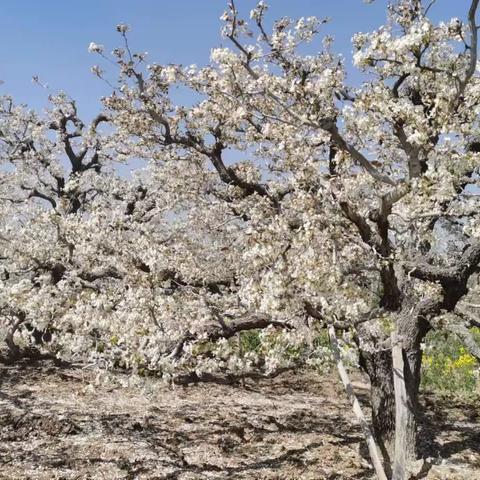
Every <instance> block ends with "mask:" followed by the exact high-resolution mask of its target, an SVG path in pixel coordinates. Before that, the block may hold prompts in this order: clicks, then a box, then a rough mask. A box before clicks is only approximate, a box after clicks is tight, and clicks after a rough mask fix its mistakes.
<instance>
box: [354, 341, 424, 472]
mask: <svg viewBox="0 0 480 480" xmlns="http://www.w3.org/2000/svg"><path fill="white" fill-rule="evenodd" d="M404 359H405V362H404V367H405V368H404V378H405V384H406V397H407V402H406V405H407V416H406V418H407V421H406V423H405V425H404V426H403V427H404V434H405V436H406V438H407V442H406V444H407V450H406V452H405V458H406V462H407V464H408V463H410V462H412V461H413V460H415V459H416V456H417V422H416V420H417V416H418V393H419V386H420V366H421V350H420V348H418V349H416V350H410V351H406V352H404ZM360 363H361V366H362V368H363V369H364V370H365V372H366V373H367V374H368V376H369V377H370V382H371V408H372V427H373V432H374V435H375V437H376V440H377V443H378V445H379V448H380V450H381V452H382V455H383V458H384V461H385V465H384V467H385V471H386V472H387V474H389V475H390V474H391V473H392V468H393V461H394V458H395V413H396V412H395V389H394V381H393V379H394V377H393V364H392V354H391V351H390V350H382V351H378V352H374V353H370V352H361V356H360Z"/></svg>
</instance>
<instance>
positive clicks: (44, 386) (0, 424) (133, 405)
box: [0, 362, 480, 480]
mask: <svg viewBox="0 0 480 480" xmlns="http://www.w3.org/2000/svg"><path fill="white" fill-rule="evenodd" d="M118 379H119V380H122V379H124V378H121V376H119V378H118ZM357 380H358V379H357ZM94 382H95V373H94V372H92V371H90V370H88V369H82V368H65V367H63V368H59V367H56V366H54V365H53V364H52V363H48V362H39V363H37V364H35V365H16V366H0V479H14V480H23V479H32V480H54V479H65V480H66V479H78V480H80V479H82V480H84V479H99V480H117V479H118V480H128V479H130V480H133V479H139V480H140V479H157V480H160V479H162V480H163V479H177V480H197V479H198V480H201V479H239V480H240V479H245V480H246V479H249V480H252V479H254V480H256V479H258V480H267V479H268V480H274V479H275V480H297V479H299V480H313V479H315V480H322V479H370V478H374V477H373V475H372V470H371V469H370V467H369V465H368V462H367V461H365V460H364V459H363V458H362V457H361V455H360V453H359V452H362V451H363V450H364V447H363V446H362V436H361V432H360V429H359V427H358V425H357V424H356V422H355V420H354V417H353V414H352V412H351V408H350V405H349V403H348V401H347V399H346V397H345V395H344V393H343V390H342V388H341V385H340V384H339V382H338V380H337V378H336V376H335V375H334V374H329V375H324V376H320V375H318V374H316V373H314V372H304V373H301V374H296V375H293V374H289V373H284V374H282V375H281V376H279V377H277V378H275V379H265V380H261V381H255V382H254V381H247V382H246V384H245V385H219V384H214V383H208V384H197V385H192V386H188V387H179V386H176V387H175V388H172V387H170V386H164V385H162V384H161V383H160V382H158V381H157V382H156V381H152V380H149V381H148V382H147V385H146V387H145V388H138V387H135V388H134V387H123V388H119V387H112V386H111V385H110V386H109V385H103V384H101V385H100V386H95V387H93V384H94ZM359 393H360V396H361V398H362V401H363V402H366V399H367V397H368V391H367V390H366V389H360V390H359ZM423 403H424V404H425V406H426V409H427V410H428V414H426V415H425V416H424V421H423V424H422V431H423V435H424V437H425V438H428V437H430V438H431V439H433V441H430V442H429V443H428V444H427V443H425V442H424V448H427V449H428V450H429V451H430V453H431V455H432V456H433V457H436V459H435V460H434V461H433V463H434V464H435V465H433V467H432V468H430V470H429V472H428V474H425V475H423V476H422V478H428V479H446V480H447V479H448V480H455V479H472V480H474V479H480V425H479V420H480V406H479V405H478V404H477V405H475V404H466V403H462V402H458V401H457V402H454V401H452V400H451V399H447V400H445V399H443V400H442V399H440V398H436V397H434V396H431V395H429V396H424V397H423ZM367 408H368V407H367V406H366V405H365V409H366V410H367Z"/></svg>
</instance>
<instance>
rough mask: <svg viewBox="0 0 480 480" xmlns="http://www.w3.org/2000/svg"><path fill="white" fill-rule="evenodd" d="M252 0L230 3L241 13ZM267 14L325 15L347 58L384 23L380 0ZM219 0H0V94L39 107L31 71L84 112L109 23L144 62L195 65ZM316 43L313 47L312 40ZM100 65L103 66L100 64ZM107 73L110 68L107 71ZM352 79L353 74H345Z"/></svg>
mask: <svg viewBox="0 0 480 480" xmlns="http://www.w3.org/2000/svg"><path fill="white" fill-rule="evenodd" d="M255 3H256V2H255V0H237V5H238V7H239V9H240V10H241V11H242V12H243V13H244V16H245V17H248V12H249V11H250V9H251V8H252V7H253V6H254V4H255ZM268 3H269V4H270V5H271V9H270V13H269V18H270V19H272V20H273V19H276V18H279V17H282V16H285V15H287V16H293V17H300V16H310V15H316V16H319V17H331V19H332V22H331V24H330V25H329V26H328V27H327V29H326V30H325V32H326V33H329V34H333V35H334V37H335V39H336V41H335V49H336V50H337V51H338V52H340V53H342V54H344V55H345V56H346V57H347V61H349V54H350V51H351V46H350V39H351V37H352V34H353V33H355V32H357V31H363V32H366V31H369V30H372V29H375V28H377V27H378V26H379V25H381V24H382V23H383V22H384V19H385V8H386V5H387V1H386V0H376V2H374V3H373V4H371V5H367V4H365V3H364V2H363V1H362V0H270V2H268ZM225 5H226V0H135V1H132V0H81V1H78V0H77V1H72V0H3V1H2V15H1V17H0V79H1V80H3V81H4V82H5V83H4V84H3V85H1V86H0V94H9V95H12V96H13V97H14V98H15V100H16V101H17V102H23V103H27V104H28V105H30V106H32V107H34V108H39V107H42V106H44V105H45V104H46V97H47V92H46V91H45V90H43V89H42V88H40V87H39V86H37V85H34V84H32V81H31V78H32V76H33V75H38V76H39V77H40V79H41V80H42V81H43V82H44V83H48V84H49V85H50V87H51V88H52V90H53V91H57V90H60V89H63V90H65V91H67V93H69V94H70V95H71V96H72V97H73V98H75V99H76V100H77V102H78V105H79V109H80V112H81V113H82V114H83V115H84V116H85V117H86V118H89V117H92V116H94V115H95V113H96V112H97V111H98V109H99V108H100V107H99V98H100V97H101V96H102V95H105V94H108V93H109V88H108V87H107V86H106V85H105V84H104V83H103V82H102V81H100V80H99V79H98V78H96V77H94V76H93V75H92V74H91V73H90V67H91V65H93V64H96V63H100V62H99V59H98V58H96V57H95V56H94V55H92V54H89V53H88V52H87V47H88V44H89V43H90V42H91V41H94V42H97V43H101V44H104V45H105V47H106V50H107V51H110V50H112V49H113V48H114V47H116V46H120V40H121V39H120V37H119V36H118V34H117V33H116V32H115V25H116V24H118V23H121V22H125V23H128V24H129V25H131V27H132V32H130V34H129V36H130V41H131V45H132V48H133V49H134V50H136V51H148V52H149V61H150V62H157V63H182V64H191V63H196V64H198V65H202V64H205V63H206V62H207V61H208V57H209V52H210V49H211V48H212V47H215V46H219V45H221V44H225V41H224V40H222V39H221V37H220V35H219V30H220V27H221V21H220V20H219V17H220V15H221V14H222V12H223V11H224V9H225ZM468 5H469V0H437V4H436V6H435V8H434V9H433V11H432V16H433V17H435V19H448V18H450V17H452V16H457V17H464V16H465V14H466V12H467V10H468ZM319 48H320V44H319ZM105 66H106V65H105ZM111 73H112V75H111V78H112V79H114V73H113V71H111ZM353 80H355V76H353Z"/></svg>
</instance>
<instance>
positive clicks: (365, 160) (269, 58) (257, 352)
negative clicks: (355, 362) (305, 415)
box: [0, 0, 480, 478]
mask: <svg viewBox="0 0 480 480" xmlns="http://www.w3.org/2000/svg"><path fill="white" fill-rule="evenodd" d="M434 3H435V2H430V3H426V4H424V3H422V2H421V1H420V0H397V1H396V2H394V3H392V4H391V5H390V7H389V9H388V20H387V23H386V24H385V25H384V26H382V27H380V28H379V29H378V30H376V31H374V32H371V33H368V34H364V33H360V34H357V35H355V37H354V38H353V45H354V50H355V52H354V56H353V61H354V64H355V66H356V67H357V68H358V69H359V70H360V72H361V73H363V74H364V76H363V78H364V81H363V82H362V83H361V84H359V85H356V86H353V85H350V84H349V81H348V78H347V75H346V70H345V63H344V60H343V58H341V57H339V56H338V55H336V54H334V53H333V51H332V49H331V44H332V41H333V40H332V38H330V37H328V36H325V37H324V38H323V43H322V45H321V46H319V45H317V44H314V45H315V47H316V50H317V51H319V53H316V54H310V55H307V54H304V53H302V48H303V44H305V43H309V42H316V41H317V40H316V39H317V37H318V36H319V34H320V33H321V30H322V24H323V23H324V22H325V20H319V19H317V18H313V17H309V18H301V19H299V20H296V21H294V20H291V19H289V18H282V19H280V20H278V21H277V22H275V23H274V25H273V27H272V28H271V29H269V28H267V27H266V24H265V15H266V12H267V5H266V4H265V3H264V2H259V3H258V5H257V7H256V8H255V9H254V10H252V12H251V13H250V21H249V22H247V21H246V20H244V19H242V18H241V17H240V15H239V12H238V10H237V8H236V6H235V4H234V3H233V2H230V4H229V8H228V9H227V11H226V12H225V14H224V15H223V17H222V20H223V21H224V22H225V26H224V28H223V32H222V33H223V36H224V37H225V38H226V39H228V40H229V42H230V46H229V47H226V48H217V49H214V50H212V54H211V63H210V64H209V65H208V66H206V67H196V66H188V67H184V66H181V65H168V66H163V65H159V64H155V63H152V64H150V65H147V64H146V63H145V58H146V55H145V54H143V53H132V51H131V49H130V45H129V42H128V40H127V32H128V27H127V26H126V25H119V26H118V27H117V30H118V32H119V33H120V35H121V36H122V38H123V40H124V45H123V46H122V47H121V48H117V49H115V50H114V51H113V52H112V56H111V57H110V56H108V55H107V54H105V53H104V47H103V46H102V45H99V44H96V43H92V44H90V47H89V50H90V51H91V52H92V53H95V54H97V55H100V57H102V58H103V59H108V60H109V61H110V62H113V63H114V64H115V65H116V67H118V70H119V78H118V83H117V84H116V85H115V86H114V91H113V93H112V94H111V95H110V96H109V97H107V98H105V99H103V103H104V112H103V113H102V114H101V115H99V116H98V117H97V118H96V119H94V120H93V122H92V124H91V125H90V126H85V125H84V124H83V123H82V122H81V121H80V119H79V118H78V116H77V113H76V107H75V103H74V102H72V101H71V100H69V99H68V97H66V96H64V95H63V96H62V95H61V96H59V97H55V98H53V99H52V102H53V103H52V109H51V111H50V112H49V113H48V115H47V117H41V116H38V115H36V114H34V113H32V112H30V111H28V110H26V109H24V108H20V107H16V106H14V104H13V102H12V101H11V100H9V99H4V101H3V104H2V105H3V106H2V110H1V126H0V138H1V140H2V143H1V146H0V148H1V159H2V162H3V163H5V164H6V165H10V166H9V167H8V168H4V169H2V170H1V175H2V177H3V178H2V179H3V181H2V185H1V186H0V198H1V206H0V221H1V230H0V246H1V250H0V262H1V263H0V265H1V269H2V271H3V273H2V275H3V276H2V280H1V281H2V287H3V288H2V290H1V292H0V312H1V314H2V317H3V319H4V320H5V323H6V325H7V326H8V328H7V330H6V331H7V333H6V339H7V343H8V344H9V347H10V350H11V351H14V352H16V353H17V354H18V353H19V347H18V346H17V344H16V343H15V341H14V335H15V336H16V338H18V337H20V336H22V335H23V337H24V338H23V341H24V342H27V341H28V338H29V336H31V332H32V328H34V329H35V330H34V331H40V332H47V331H48V332H49V335H50V336H51V337H52V338H51V341H50V342H48V343H45V344H44V345H42V348H47V349H50V350H51V351H52V352H54V353H56V354H57V355H59V356H62V357H66V358H76V357H82V358H85V357H89V358H90V359H94V360H96V361H98V362H105V364H106V365H107V366H122V367H127V368H137V369H138V368H139V366H140V367H141V368H142V369H147V370H155V371H161V372H163V373H164V374H166V375H176V372H178V371H182V372H185V371H192V372H194V373H193V375H195V376H196V377H200V378H201V377H202V375H204V374H206V373H209V372H218V371H222V372H230V373H232V372H233V373H239V372H245V371H249V370H252V369H261V370H263V371H273V370H275V369H278V368H282V367H283V366H285V365H287V364H288V363H292V362H295V361H296V360H300V359H302V361H304V360H305V358H307V360H309V359H310V360H311V358H312V357H311V352H312V351H313V345H314V344H315V337H316V336H318V333H319V331H320V330H321V329H323V328H325V327H326V326H330V327H334V328H335V329H336V330H337V331H343V332H350V336H351V339H352V341H353V342H354V343H355V344H356V347H357V349H358V355H359V364H360V366H361V368H362V369H363V370H364V371H365V372H366V373H367V374H368V376H369V378H370V381H371V403H372V424H373V430H374V434H375V437H376V439H377V441H378V443H379V446H380V449H381V451H382V454H383V457H384V459H385V463H386V466H387V470H388V468H390V467H389V465H390V464H391V465H392V468H393V471H394V473H393V474H394V475H396V477H395V478H403V477H404V475H406V474H405V473H404V472H402V469H403V468H404V466H405V464H406V462H407V461H409V460H411V459H413V458H415V457H416V455H417V451H416V449H417V442H416V420H417V416H418V392H419V385H420V378H421V359H422V342H423V340H424V338H425V336H426V334H427V333H428V331H429V330H431V329H446V330H452V331H454V332H455V333H456V334H457V335H458V336H459V337H460V338H462V339H463V340H464V341H465V343H466V345H467V346H468V347H469V349H470V351H471V352H472V354H473V355H475V356H476V357H477V358H480V355H479V348H478V346H477V345H476V344H475V342H474V340H473V338H472V336H471V335H470V332H469V327H470V326H472V325H474V324H477V325H478V323H476V322H477V320H476V319H475V317H474V316H473V314H472V313H471V309H472V308H475V301H474V297H475V295H476V294H477V292H478V287H477V284H476V274H477V273H478V264H479V262H480V240H479V237H480V217H479V215H478V211H479V210H478V209H479V202H478V198H479V197H478V194H477V192H478V191H477V187H476V184H477V182H478V169H479V166H480V141H479V138H480V137H479V135H480V132H479V125H478V120H477V119H478V115H479V112H480V82H479V80H478V76H477V73H476V72H477V43H478V42H477V33H478V26H477V23H476V13H477V7H478V3H479V2H478V0H472V2H471V6H470V10H469V12H467V21H466V22H463V21H461V20H459V19H452V20H450V21H448V22H442V23H439V24H434V23H433V22H432V21H431V20H429V17H428V14H429V12H430V10H431V8H434ZM463 13H464V12H459V15H462V14H463ZM92 72H93V73H94V74H95V75H97V76H99V77H101V78H104V79H106V78H108V77H107V75H108V73H105V72H104V71H103V70H102V69H101V68H100V67H99V66H95V67H93V68H92ZM176 88H182V89H189V90H190V91H191V92H192V96H193V97H194V98H195V101H194V102H192V103H193V104H192V105H180V104H178V103H177V102H175V101H174V100H173V99H174V98H175V90H176ZM103 122H108V124H109V127H108V129H105V131H101V129H100V125H101V123H103ZM133 159H135V160H137V161H138V160H140V159H142V160H144V161H145V162H146V166H145V167H144V168H140V169H138V170H137V171H135V172H134V173H133V175H132V178H129V179H127V178H124V177H122V176H121V175H119V174H118V173H117V171H116V169H115V168H114V165H115V162H121V161H127V162H128V161H130V160H133ZM445 229H447V230H448V229H449V231H455V232H457V233H456V237H455V239H456V240H455V242H454V246H455V248H450V247H449V246H448V245H445V242H446V240H445V238H444V232H445ZM472 302H473V303H472ZM472 305H473V307H472ZM248 331H255V332H258V331H260V332H261V333H260V334H259V336H258V338H257V337H255V338H256V339H255V341H256V342H258V344H256V348H247V349H245V347H244V346H243V344H242V341H241V340H242V338H244V337H242V336H241V334H244V333H245V332H248ZM237 339H240V341H238V342H237V341H236V340H237ZM17 343H18V342H17ZM392 350H393V351H394V352H395V351H397V353H398V352H400V364H401V369H400V370H399V368H397V367H398V365H399V363H398V358H397V364H396V368H395V369H394V365H393V360H394V359H395V358H396V357H395V355H394V356H393V357H394V359H392ZM305 352H306V353H305ZM396 387H398V388H396ZM402 389H403V390H402ZM395 390H396V391H395ZM395 394H397V397H399V395H400V396H401V395H403V399H404V400H405V401H404V402H402V405H404V408H403V410H402V412H401V415H402V416H401V417H398V412H397V422H396V421H395V420H396V419H395V416H396V406H397V410H398V408H399V402H398V401H397V402H395ZM398 418H402V419H403V421H402V422H399V421H398ZM395 426H396V427H397V428H396V431H395Z"/></svg>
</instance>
